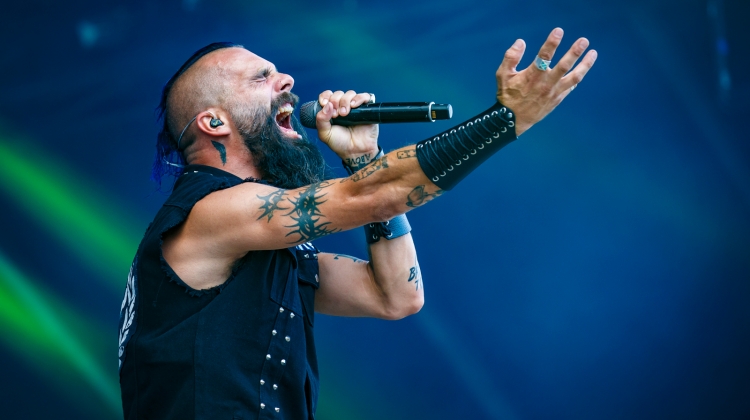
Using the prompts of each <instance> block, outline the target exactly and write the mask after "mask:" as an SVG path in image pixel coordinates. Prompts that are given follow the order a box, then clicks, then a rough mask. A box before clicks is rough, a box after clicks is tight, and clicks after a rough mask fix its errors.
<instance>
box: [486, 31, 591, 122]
mask: <svg viewBox="0 0 750 420" xmlns="http://www.w3.org/2000/svg"><path fill="white" fill-rule="evenodd" d="M562 37H563V30H562V29H560V28H555V29H554V30H553V31H552V32H551V33H550V35H549V36H548V37H547V40H546V41H545V42H544V44H543V45H542V48H541V49H540V50H539V54H538V55H539V58H540V59H541V60H539V59H537V60H535V62H534V63H532V64H531V65H530V66H529V67H527V68H525V69H524V70H522V71H520V72H519V71H517V70H516V66H518V63H520V62H521V58H522V57H523V53H524V51H525V50H526V43H525V42H524V41H523V40H522V39H519V40H517V41H516V42H515V43H514V44H513V46H512V47H510V49H508V51H506V52H505V57H504V58H503V62H502V63H500V67H499V68H498V69H497V73H495V76H496V78H497V100H498V101H499V102H500V103H502V104H503V105H505V106H507V107H508V108H510V109H512V110H513V112H515V114H516V135H519V136H520V135H521V134H522V133H523V132H524V131H526V130H528V129H529V127H531V126H532V125H534V124H536V123H537V122H539V121H541V120H542V118H544V117H546V116H547V114H549V113H550V112H552V110H553V109H555V107H556V106H557V105H559V104H560V102H562V100H563V99H565V97H566V96H568V94H570V92H572V91H573V89H575V87H576V86H577V85H578V84H579V83H581V81H582V80H583V78H584V76H586V73H587V72H588V71H589V69H591V66H593V65H594V61H596V56H597V53H596V51H594V50H590V51H589V52H588V53H587V54H586V56H585V57H583V60H581V62H580V63H579V64H578V65H577V66H575V68H574V67H573V66H574V65H575V63H576V61H578V59H579V58H580V57H581V55H583V52H584V51H586V48H588V46H589V41H588V39H586V38H579V39H578V40H576V42H574V43H573V46H572V47H570V49H569V50H568V52H566V53H565V55H564V56H563V58H561V59H560V61H559V62H558V63H557V64H556V65H555V66H550V63H549V62H550V61H551V60H552V57H553V56H554V54H555V50H557V47H558V46H559V45H560V41H561V40H562Z"/></svg>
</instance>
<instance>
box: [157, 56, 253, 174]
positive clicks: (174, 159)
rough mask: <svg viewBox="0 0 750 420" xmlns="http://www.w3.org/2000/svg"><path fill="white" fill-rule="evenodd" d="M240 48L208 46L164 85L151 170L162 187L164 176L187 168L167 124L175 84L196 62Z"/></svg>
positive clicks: (190, 59) (189, 60)
mask: <svg viewBox="0 0 750 420" xmlns="http://www.w3.org/2000/svg"><path fill="white" fill-rule="evenodd" d="M232 47H239V48H243V47H242V45H240V44H235V43H234V42H214V43H213V44H209V45H206V46H205V47H203V48H201V49H199V50H198V51H196V52H195V53H194V54H193V55H192V56H191V57H190V58H188V60H187V61H186V62H185V63H184V64H183V65H182V66H181V67H180V69H179V70H177V73H175V74H174V75H173V76H172V77H171V78H170V79H169V81H168V82H167V84H165V85H164V89H163V90H162V92H161V102H160V103H159V106H158V107H157V108H156V111H157V121H161V122H162V124H163V125H162V129H161V132H159V134H158V135H157V136H156V156H155V157H154V164H153V166H152V168H151V180H153V181H154V182H156V183H157V184H159V186H160V187H161V179H162V177H163V176H164V175H172V176H174V177H177V176H179V175H180V173H181V172H182V168H183V167H184V166H185V157H184V156H182V153H181V152H180V151H179V149H178V148H177V139H176V138H175V137H174V135H173V133H170V132H169V124H167V115H166V114H167V98H168V97H169V93H170V92H171V91H172V86H173V85H174V83H175V82H176V81H177V79H179V77H180V76H182V74H183V73H185V72H186V71H187V70H188V69H189V68H190V67H192V65H193V64H195V62H196V61H198V60H200V59H201V58H202V57H203V56H204V55H206V54H208V53H210V52H212V51H216V50H219V49H222V48H232Z"/></svg>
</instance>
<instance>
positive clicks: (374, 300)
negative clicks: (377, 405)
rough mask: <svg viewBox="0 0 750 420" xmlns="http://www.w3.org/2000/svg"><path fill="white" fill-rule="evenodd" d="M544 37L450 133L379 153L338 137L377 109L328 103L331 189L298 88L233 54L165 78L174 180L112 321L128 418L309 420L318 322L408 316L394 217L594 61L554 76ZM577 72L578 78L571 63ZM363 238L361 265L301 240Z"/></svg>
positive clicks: (472, 163) (372, 134)
mask: <svg viewBox="0 0 750 420" xmlns="http://www.w3.org/2000/svg"><path fill="white" fill-rule="evenodd" d="M561 39H562V30H561V29H559V28H557V29H555V30H554V31H552V33H551V34H550V35H549V37H548V38H547V40H546V41H545V43H544V45H543V46H542V48H541V49H540V51H539V54H538V56H537V58H536V59H535V61H534V64H533V65H531V66H529V67H528V68H526V69H524V70H522V71H520V72H518V71H516V66H517V65H518V63H519V62H520V60H521V57H522V55H523V52H524V50H525V44H524V42H523V41H522V40H518V41H516V43H515V44H514V45H513V46H512V47H511V48H510V49H509V50H508V51H507V52H506V54H505V57H504V59H503V62H502V63H501V65H500V67H499V69H498V71H497V73H496V77H497V82H498V90H497V94H496V99H497V102H496V103H495V104H494V105H493V106H492V107H491V108H489V109H488V110H487V111H484V112H483V113H481V114H479V115H478V116H477V117H476V118H472V119H471V120H468V121H466V122H464V123H462V124H459V125H458V126H456V127H455V128H454V129H451V130H447V131H446V132H445V133H442V134H439V135H438V136H435V137H434V138H430V139H428V140H425V141H422V142H420V143H418V144H416V145H411V146H407V147H404V148H401V149H398V150H395V151H392V152H390V153H388V154H385V155H383V152H382V150H381V149H380V148H379V147H378V143H377V138H378V127H377V125H368V126H354V127H341V126H336V125H331V120H332V119H333V118H336V117H339V116H346V115H348V113H349V112H350V110H351V109H352V108H356V107H358V106H360V105H362V104H363V103H365V102H368V101H370V100H371V99H372V95H371V94H369V93H356V92H353V91H348V92H343V91H336V92H332V91H330V90H327V91H325V92H323V93H321V94H320V96H319V98H318V102H319V103H320V105H321V106H322V110H321V111H320V112H319V113H318V115H317V119H316V123H317V128H318V136H319V138H320V139H321V140H322V141H323V142H324V143H325V144H326V145H328V147H330V148H331V149H332V150H333V151H334V152H335V153H336V154H337V155H338V156H340V157H341V158H342V159H343V161H344V163H345V166H347V167H348V170H349V171H350V173H351V176H349V177H347V178H341V179H326V178H327V177H326V173H325V163H324V161H323V158H322V157H321V155H320V152H319V151H318V150H317V149H316V147H315V146H314V145H312V144H311V143H310V142H309V141H308V140H307V139H306V138H305V134H304V130H302V129H301V127H300V126H299V124H298V122H297V121H296V119H295V118H294V117H293V116H292V111H293V110H294V107H295V106H296V105H297V97H296V96H295V95H294V94H292V93H291V89H292V86H293V85H294V80H293V79H292V78H291V77H290V76H289V75H287V74H283V73H279V72H278V71H277V70H276V68H275V67H274V65H273V64H271V63H270V62H268V61H266V60H264V59H262V58H260V57H258V56H257V55H255V54H253V53H251V52H250V51H248V50H246V49H244V48H242V47H241V46H239V45H236V44H229V43H215V44H211V45H209V46H207V47H205V48H203V49H201V50H199V51H198V52H196V53H195V54H194V55H193V56H192V57H191V58H190V59H189V60H188V61H187V62H186V63H185V64H183V66H182V67H181V68H180V70H179V71H178V72H177V73H176V74H175V75H174V76H173V77H172V78H171V79H170V81H169V82H168V83H167V85H166V86H165V88H164V92H163V95H162V102H161V111H162V115H161V116H162V117H163V120H164V128H163V131H162V132H161V133H160V135H159V137H158V142H157V156H156V161H155V164H154V177H155V179H157V180H159V181H160V180H161V177H162V176H163V175H165V174H172V175H176V176H177V181H176V182H175V185H174V188H173V191H172V194H171V195H170V197H169V198H168V199H167V200H166V202H165V203H164V205H163V207H162V208H161V210H160V211H159V212H158V214H157V215H156V217H155V218H154V221H153V222H152V223H151V225H150V226H149V228H148V229H147V231H146V234H145V235H144V238H143V240H142V242H141V244H140V246H139V248H138V251H137V253H136V256H135V259H134V261H133V265H132V267H131V271H130V275H129V279H128V285H127V289H126V294H125V300H124V301H123V305H122V312H121V322H120V384H121V390H122V399H123V409H124V414H125V419H126V420H130V419H141V418H151V419H160V420H167V419H180V420H185V419H207V418H211V419H214V418H225V419H258V418H264V419H312V418H314V415H315V409H316V403H317V396H318V367H317V361H316V355H315V345H314V341H313V326H314V321H315V319H314V313H315V312H316V311H317V312H320V313H324V314H330V315H340V316H366V317H376V318H382V319H392V320H395V319H400V318H403V317H405V316H408V315H411V314H414V313H416V312H418V311H419V310H420V308H421V307H422V304H423V302H424V294H423V290H424V288H423V287H422V281H423V280H422V278H421V274H420V270H419V264H418V262H417V255H416V251H415V249H414V243H413V241H412V238H411V234H410V227H409V224H408V221H407V220H406V216H404V213H406V212H407V211H409V210H411V209H412V208H415V207H418V206H421V205H423V204H425V203H427V202H429V201H430V200H432V199H434V198H435V197H438V196H439V195H441V194H442V193H443V191H445V190H448V189H451V188H452V187H453V186H455V185H456V184H457V183H458V182H459V181H460V180H461V179H463V178H464V177H465V176H466V175H468V173H470V172H471V171H472V170H473V169H474V168H476V167H477V166H478V165H479V164H481V163H482V162H483V161H485V160H486V159H487V158H489V157H490V156H491V155H492V154H493V153H494V152H496V151H497V150H499V149H500V148H501V147H503V146H504V145H505V144H507V143H509V142H511V141H513V140H515V139H516V137H517V136H519V135H521V134H522V133H523V132H525V131H526V130H527V129H528V128H529V127H531V126H532V125H533V124H535V123H536V122H538V121H540V120H541V119H542V118H544V117H545V116H546V115H547V114H548V113H549V112H551V111H552V110H553V109H554V108H555V107H556V106H557V105H558V104H559V103H560V102H561V101H562V100H563V99H564V98H565V97H566V96H567V95H568V94H569V93H570V92H571V91H572V90H573V88H575V86H576V85H577V84H578V83H579V82H580V81H581V80H582V79H583V77H584V76H585V74H586V72H587V71H588V70H589V69H590V68H591V66H592V65H593V64H594V61H595V59H596V52H595V51H593V50H592V51H589V53H588V54H587V55H586V56H585V57H584V59H583V60H582V61H581V63H580V64H578V65H577V66H575V63H576V61H577V60H578V59H579V58H580V57H581V55H583V52H584V51H585V50H586V48H587V47H588V41H587V40H586V39H585V38H581V39H579V40H577V41H576V42H575V43H574V44H573V46H572V47H571V49H570V50H569V51H568V52H567V53H566V54H565V56H564V57H563V58H562V59H561V60H560V61H559V63H558V64H557V65H556V66H555V67H554V68H551V67H549V64H550V60H551V59H552V55H553V54H554V52H555V50H556V48H557V46H558V45H559V44H560V41H561ZM574 66H575V68H574ZM359 226H364V227H365V232H366V240H367V242H368V250H369V255H370V261H369V262H368V261H363V260H359V259H357V258H353V257H348V256H345V255H341V254H330V253H324V252H319V251H318V249H317V248H316V247H315V246H314V245H312V244H311V242H310V241H312V240H314V239H316V238H319V237H321V236H324V235H328V234H331V233H335V232H340V231H344V230H348V229H353V228H356V227H359Z"/></svg>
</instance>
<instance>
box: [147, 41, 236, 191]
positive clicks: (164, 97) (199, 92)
mask: <svg viewBox="0 0 750 420" xmlns="http://www.w3.org/2000/svg"><path fill="white" fill-rule="evenodd" d="M227 48H243V49H244V47H242V45H239V44H235V43H233V42H214V43H212V44H209V45H206V46H205V47H203V48H201V49H199V50H198V51H196V52H195V53H193V55H192V56H191V57H190V58H189V59H188V60H187V61H185V63H183V64H182V66H181V67H180V69H179V70H177V72H176V73H175V74H174V75H172V77H171V78H170V79H169V81H167V83H166V84H165V85H164V89H163V90H162V94H161V101H160V103H159V106H158V107H157V111H158V119H159V120H160V121H161V122H162V130H161V132H159V134H158V136H157V138H156V156H155V157H154V164H153V167H152V170H151V179H152V180H154V181H155V182H156V183H157V184H159V185H160V186H161V181H162V178H163V177H164V175H171V176H175V177H176V176H178V175H179V174H180V173H182V168H183V167H184V166H185V164H186V160H185V156H184V155H183V154H182V152H181V151H180V150H178V145H177V140H178V138H179V136H180V133H181V132H182V130H183V129H184V128H185V126H186V125H187V124H188V122H189V121H190V120H191V119H192V118H193V117H195V116H196V115H197V114H198V113H199V112H201V111H203V110H204V109H205V108H202V107H204V106H206V105H207V104H208V105H207V106H220V105H221V103H222V101H225V100H226V98H227V97H228V96H229V94H228V91H229V90H228V88H227V86H228V80H226V79H227V78H226V77H224V76H225V74H223V73H224V71H223V70H222V69H220V68H217V69H211V68H210V66H206V64H207V63H206V62H205V61H207V60H203V58H204V57H206V56H207V55H210V54H212V53H213V52H215V51H217V50H223V49H227ZM208 58H210V57H208ZM193 70H196V71H195V72H193ZM191 92H192V94H191ZM188 134H189V133H187V132H186V133H185V135H186V136H187V137H188V139H187V140H188V142H187V143H185V142H184V140H185V139H183V141H181V142H180V145H179V148H181V149H184V148H185V144H188V145H189V144H192V143H193V142H194V139H195V137H194V136H188Z"/></svg>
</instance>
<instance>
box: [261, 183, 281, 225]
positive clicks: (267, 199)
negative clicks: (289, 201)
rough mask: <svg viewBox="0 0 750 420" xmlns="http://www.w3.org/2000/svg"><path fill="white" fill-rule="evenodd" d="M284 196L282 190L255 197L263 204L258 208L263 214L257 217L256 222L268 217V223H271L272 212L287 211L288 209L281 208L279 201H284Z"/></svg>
mask: <svg viewBox="0 0 750 420" xmlns="http://www.w3.org/2000/svg"><path fill="white" fill-rule="evenodd" d="M285 195H286V191H284V190H276V191H274V192H272V193H271V194H268V195H265V196H262V195H256V197H258V198H260V199H261V200H263V204H262V205H261V206H260V209H261V210H263V214H261V215H260V217H258V219H257V220H260V219H262V218H264V217H266V216H268V220H267V221H268V222H270V221H271V218H272V217H273V212H275V211H276V210H288V209H289V207H281V204H280V203H281V200H283V199H284V196H285Z"/></svg>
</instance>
